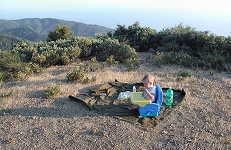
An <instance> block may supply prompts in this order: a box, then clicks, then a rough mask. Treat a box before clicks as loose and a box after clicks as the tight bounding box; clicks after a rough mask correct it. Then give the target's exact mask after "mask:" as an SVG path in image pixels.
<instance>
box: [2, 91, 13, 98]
mask: <svg viewBox="0 0 231 150" xmlns="http://www.w3.org/2000/svg"><path fill="white" fill-rule="evenodd" d="M12 95H13V90H11V91H10V92H4V93H2V94H1V97H2V98H4V97H10V96H12Z"/></svg>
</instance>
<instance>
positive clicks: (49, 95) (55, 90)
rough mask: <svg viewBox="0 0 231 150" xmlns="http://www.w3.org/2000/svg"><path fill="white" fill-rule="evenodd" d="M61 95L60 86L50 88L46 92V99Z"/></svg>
mask: <svg viewBox="0 0 231 150" xmlns="http://www.w3.org/2000/svg"><path fill="white" fill-rule="evenodd" d="M60 93H61V89H60V87H59V86H50V87H48V88H47V90H46V91H45V98H52V97H54V96H57V95H59V94H60Z"/></svg>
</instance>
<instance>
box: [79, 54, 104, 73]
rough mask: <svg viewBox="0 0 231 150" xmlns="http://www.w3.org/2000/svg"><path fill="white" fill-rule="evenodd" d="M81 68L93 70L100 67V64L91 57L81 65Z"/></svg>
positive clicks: (87, 70) (86, 70)
mask: <svg viewBox="0 0 231 150" xmlns="http://www.w3.org/2000/svg"><path fill="white" fill-rule="evenodd" d="M81 68H82V69H83V70H84V71H85V72H95V71H96V70H98V69H99V68H100V64H99V62H98V61H97V60H96V58H95V57H93V58H91V59H90V60H89V61H87V62H85V63H84V65H83V66H81Z"/></svg>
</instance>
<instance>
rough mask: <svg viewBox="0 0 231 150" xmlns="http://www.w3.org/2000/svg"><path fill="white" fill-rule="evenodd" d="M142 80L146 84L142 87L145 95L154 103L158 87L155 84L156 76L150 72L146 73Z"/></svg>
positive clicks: (134, 107) (131, 107)
mask: <svg viewBox="0 0 231 150" xmlns="http://www.w3.org/2000/svg"><path fill="white" fill-rule="evenodd" d="M142 81H143V84H144V87H142V90H143V92H144V95H143V97H145V98H147V99H149V100H150V103H152V102H153V101H154V98H155V92H156V87H155V86H153V81H154V77H153V76H152V75H150V74H146V75H145V76H144V77H143V79H142ZM139 107H140V106H139V105H133V106H129V107H128V109H129V110H132V109H138V108H139Z"/></svg>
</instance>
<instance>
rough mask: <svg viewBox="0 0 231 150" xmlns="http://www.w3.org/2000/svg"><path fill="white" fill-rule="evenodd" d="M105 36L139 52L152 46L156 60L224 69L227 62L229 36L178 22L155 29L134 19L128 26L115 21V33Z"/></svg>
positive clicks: (230, 51)
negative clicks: (175, 24)
mask: <svg viewBox="0 0 231 150" xmlns="http://www.w3.org/2000/svg"><path fill="white" fill-rule="evenodd" d="M108 36H111V37H113V38H116V39H118V40H119V41H121V42H122V41H127V42H128V43H129V44H130V45H131V46H132V47H133V48H135V49H136V50H137V51H140V52H144V51H149V49H150V48H152V49H154V51H155V53H156V54H157V55H156V61H157V63H159V64H177V65H182V66H186V67H202V68H206V69H217V70H227V67H226V64H230V63H231V37H224V36H217V35H214V34H210V33H209V32H208V31H196V29H195V28H191V27H189V26H183V25H182V24H179V25H178V26H175V27H173V28H166V29H164V30H163V31H160V32H156V31H155V30H153V29H150V28H146V27H140V26H139V24H138V23H137V22H136V23H134V24H133V25H131V26H128V28H126V27H125V26H122V25H118V26H117V29H116V31H115V33H114V34H108Z"/></svg>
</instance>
